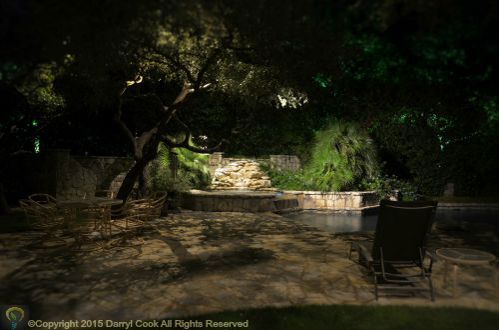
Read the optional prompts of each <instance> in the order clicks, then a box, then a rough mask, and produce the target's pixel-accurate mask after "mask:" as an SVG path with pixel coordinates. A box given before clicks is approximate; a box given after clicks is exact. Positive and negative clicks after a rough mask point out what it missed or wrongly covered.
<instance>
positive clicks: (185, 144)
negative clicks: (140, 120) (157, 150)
mask: <svg viewBox="0 0 499 330" xmlns="http://www.w3.org/2000/svg"><path fill="white" fill-rule="evenodd" d="M189 140H190V139H189ZM189 140H187V142H186V140H185V139H184V141H182V142H175V141H172V140H171V139H169V138H168V137H166V136H163V137H162V138H161V141H162V142H163V143H164V144H166V145H167V146H168V147H170V148H184V149H187V150H190V151H193V152H197V153H201V154H207V153H211V152H214V151H217V150H219V149H220V147H221V146H222V144H223V143H224V142H226V141H225V140H222V141H220V142H219V143H218V144H217V145H216V146H214V147H211V148H199V147H195V146H191V145H190V144H189Z"/></svg>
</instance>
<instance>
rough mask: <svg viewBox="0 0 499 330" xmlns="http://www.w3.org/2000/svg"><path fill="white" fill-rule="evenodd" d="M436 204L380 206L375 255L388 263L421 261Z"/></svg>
mask: <svg viewBox="0 0 499 330" xmlns="http://www.w3.org/2000/svg"><path fill="white" fill-rule="evenodd" d="M436 206H437V202H434V201H415V202H394V201H388V200H383V201H381V203H380V210H379V216H378V222H377V224H376V235H375V238H374V244H373V250H372V256H373V258H374V259H375V260H379V259H380V257H381V253H380V248H382V249H383V258H384V260H388V261H417V260H420V248H421V249H424V247H425V244H426V234H427V233H428V232H429V231H430V229H431V225H432V222H433V217H434V214H435V210H436Z"/></svg>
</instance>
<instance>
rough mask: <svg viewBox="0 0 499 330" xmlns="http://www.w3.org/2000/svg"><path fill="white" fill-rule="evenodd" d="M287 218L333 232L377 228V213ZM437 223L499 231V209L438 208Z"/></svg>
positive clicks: (308, 214) (311, 214) (305, 213)
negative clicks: (486, 227) (489, 228)
mask: <svg viewBox="0 0 499 330" xmlns="http://www.w3.org/2000/svg"><path fill="white" fill-rule="evenodd" d="M286 217H287V218H290V219H293V220H296V221H298V222H301V223H304V224H307V225H310V226H314V227H317V228H319V229H322V230H326V231H329V232H333V233H348V232H358V231H371V230H375V229H376V221H377V219H378V216H377V215H362V214H344V213H331V212H317V211H302V212H297V213H290V214H287V215H286ZM435 223H436V224H439V225H444V226H453V227H461V228H465V227H467V226H470V225H488V226H492V227H493V228H494V229H495V232H496V233H499V209H493V210H477V209H473V210H462V209H460V210H456V209H440V208H439V209H437V213H436V215H435Z"/></svg>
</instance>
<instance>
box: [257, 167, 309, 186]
mask: <svg viewBox="0 0 499 330" xmlns="http://www.w3.org/2000/svg"><path fill="white" fill-rule="evenodd" d="M265 170H266V172H267V174H268V176H269V177H270V179H271V181H272V186H273V187H275V188H279V189H283V190H308V188H310V187H308V186H307V185H306V184H305V177H304V175H303V171H289V170H288V171H286V170H277V169H265Z"/></svg>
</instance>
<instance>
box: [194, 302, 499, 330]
mask: <svg viewBox="0 0 499 330" xmlns="http://www.w3.org/2000/svg"><path fill="white" fill-rule="evenodd" d="M200 319H202V320H206V319H209V320H214V321H224V322H227V321H233V322H237V321H246V320H249V325H250V326H249V328H248V329H262V330H263V329H273V330H298V329H300V330H301V329H303V330H305V329H314V330H321V329H336V330H378V329H379V330H381V329H383V330H388V329H390V330H391V329H393V330H395V329H397V330H398V329H406V330H461V329H462V330H470V329H477V330H478V329H480V330H489V329H490V330H492V329H495V328H496V325H497V324H498V322H499V314H498V313H494V312H489V311H483V310H472V309H462V308H461V309H460V308H431V307H429V308H425V307H406V306H342V305H334V306H325V305H321V306H299V307H287V308H261V309H249V310H243V311H227V312H223V313H217V314H210V315H205V316H203V317H202V318H200ZM219 329H222V328H219Z"/></svg>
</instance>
